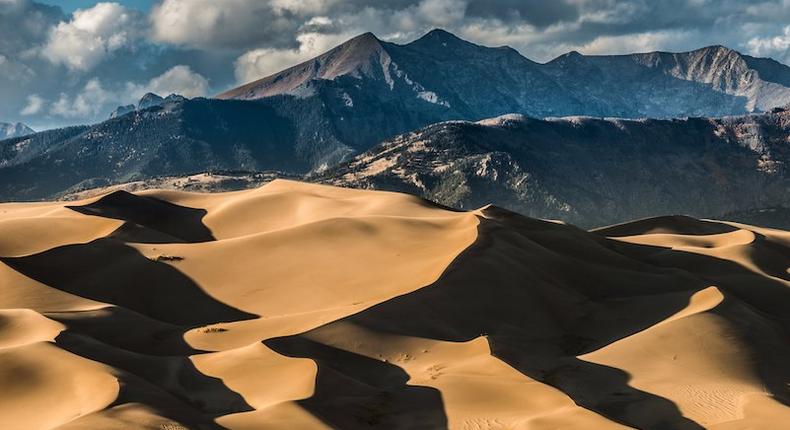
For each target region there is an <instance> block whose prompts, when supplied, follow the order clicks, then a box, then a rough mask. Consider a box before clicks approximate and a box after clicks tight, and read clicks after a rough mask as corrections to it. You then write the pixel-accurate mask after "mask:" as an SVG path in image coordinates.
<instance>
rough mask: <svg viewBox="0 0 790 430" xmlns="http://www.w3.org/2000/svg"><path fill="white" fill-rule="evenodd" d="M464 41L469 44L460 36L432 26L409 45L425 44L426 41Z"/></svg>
mask: <svg viewBox="0 0 790 430" xmlns="http://www.w3.org/2000/svg"><path fill="white" fill-rule="evenodd" d="M458 42H461V43H464V44H471V43H470V42H467V41H465V40H463V39H461V38H460V37H458V36H456V35H454V34H453V33H450V32H449V31H446V30H443V29H441V28H434V29H433V30H431V31H429V32H427V33H425V35H424V36H422V37H421V38H419V39H417V40H415V41H414V42H411V43H410V44H409V45H425V44H428V43H432V44H433V43H445V44H446V43H458Z"/></svg>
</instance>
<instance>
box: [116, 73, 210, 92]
mask: <svg viewBox="0 0 790 430" xmlns="http://www.w3.org/2000/svg"><path fill="white" fill-rule="evenodd" d="M208 88H209V83H208V80H207V79H206V78H204V77H203V76H202V75H200V74H199V73H196V72H194V71H192V69H190V68H189V66H184V65H178V66H175V67H173V68H172V69H170V70H168V71H166V72H165V73H163V74H161V75H159V76H157V77H155V78H153V79H151V80H150V81H149V82H148V83H147V84H144V85H139V84H131V83H130V84H128V85H127V93H129V94H130V95H131V97H133V98H134V99H138V98H140V97H141V96H143V94H145V93H149V92H150V93H155V94H159V95H161V96H163V97H164V96H167V95H170V94H180V95H182V96H184V97H189V98H192V97H203V96H205V95H206V94H207V93H208Z"/></svg>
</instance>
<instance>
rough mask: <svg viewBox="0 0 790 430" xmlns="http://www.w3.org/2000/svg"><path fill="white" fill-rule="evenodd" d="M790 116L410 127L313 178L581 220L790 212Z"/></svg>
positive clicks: (505, 120)
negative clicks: (662, 215)
mask: <svg viewBox="0 0 790 430" xmlns="http://www.w3.org/2000/svg"><path fill="white" fill-rule="evenodd" d="M788 161H790V111H786V110H782V109H776V110H775V111H774V112H773V113H768V114H763V115H751V116H742V117H726V118H722V119H701V118H691V119H675V120H654V119H650V120H620V119H608V120H602V119H593V118H585V117H571V118H563V119H550V120H538V119H530V118H527V117H523V116H518V115H510V116H503V117H498V118H494V119H489V120H484V121H480V122H476V123H475V122H464V121H451V122H444V123H439V124H435V125H431V126H429V127H426V128H423V129H421V130H418V131H416V132H412V133H407V134H404V135H401V136H399V137H396V138H394V139H392V140H389V141H388V142H385V143H383V144H381V145H379V146H377V147H375V148H373V149H372V150H370V151H368V152H366V153H364V154H361V155H359V156H357V157H356V158H354V159H352V160H351V161H349V162H347V163H344V164H341V165H340V166H337V167H335V168H332V169H329V170H328V171H326V172H323V173H322V174H318V175H314V176H313V177H312V179H313V180H316V181H321V182H328V183H331V184H335V185H343V186H349V187H356V188H373V189H382V190H395V191H406V192H410V193H414V194H418V195H421V196H424V197H426V198H429V199H431V200H435V201H437V202H439V203H442V204H445V205H448V206H452V207H458V208H470V207H478V206H481V205H484V204H486V203H494V204H496V205H502V206H507V207H510V208H512V209H514V210H516V211H519V212H521V213H524V214H527V215H529V216H534V217H540V218H555V219H561V220H565V221H569V222H572V223H577V224H580V225H584V226H592V225H604V224H611V223H615V222H620V221H624V220H627V219H634V218H641V217H646V216H654V215H658V214H689V215H695V216H704V217H720V216H723V215H725V214H731V213H737V212H740V213H741V214H744V215H745V214H746V213H748V212H752V211H758V210H761V209H766V208H775V207H780V208H790V170H788V167H787V163H788Z"/></svg>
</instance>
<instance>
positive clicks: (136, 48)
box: [0, 0, 790, 129]
mask: <svg viewBox="0 0 790 430" xmlns="http://www.w3.org/2000/svg"><path fill="white" fill-rule="evenodd" d="M437 27H439V28H444V29H446V30H448V31H451V32H453V33H455V34H457V35H459V36H460V37H462V38H464V39H467V40H470V41H472V42H475V43H479V44H483V45H489V46H502V45H509V46H511V47H513V48H515V49H517V50H518V51H519V52H521V53H522V54H524V55H525V56H527V57H528V58H531V59H533V60H536V61H547V60H550V59H552V58H554V57H556V56H558V55H561V54H563V53H565V52H568V51H571V50H576V51H579V52H582V53H585V54H617V53H629V52H646V51H653V50H664V51H688V50H692V49H696V48H700V47H703V46H708V45H714V44H721V45H725V46H728V47H730V48H733V49H736V50H738V51H740V52H744V53H748V54H751V55H755V56H760V57H770V58H773V59H775V60H777V61H779V62H783V63H785V64H790V0H662V1H655V0H617V1H612V0H552V1H550V2H549V1H545V0H118V1H115V2H112V1H110V2H103V3H99V2H95V1H89V0H0V94H2V96H3V97H2V102H1V103H0V122H13V121H21V122H25V123H27V124H30V125H31V126H33V127H34V128H36V129H42V128H49V127H53V126H61V125H67V124H78V123H92V122H96V121H100V120H102V119H104V118H107V116H108V115H109V113H110V112H111V111H112V110H113V109H114V108H115V107H116V106H118V105H121V104H129V103H134V102H135V101H136V99H137V98H139V96H141V95H142V94H143V93H145V92H146V91H154V92H158V93H162V95H166V94H168V93H170V92H178V93H182V94H184V95H187V96H189V97H196V96H211V95H213V94H217V93H219V92H222V91H224V90H227V89H229V88H232V87H233V86H236V85H238V84H241V83H244V82H248V81H251V80H254V79H257V78H260V77H263V76H266V75H268V74H271V73H274V72H276V71H278V70H281V69H283V68H285V67H288V66H290V65H293V64H296V63H298V62H301V61H304V60H307V59H309V58H311V57H313V56H315V55H318V54H320V53H321V52H323V51H325V50H328V49H330V48H332V47H333V46H335V45H337V44H339V43H341V42H343V41H345V40H347V39H349V38H351V37H353V36H355V35H358V34H361V33H364V32H367V31H371V32H373V33H375V34H376V35H377V36H379V38H381V39H384V40H389V41H393V42H397V43H402V42H408V41H411V40H413V39H415V38H417V37H419V36H421V35H422V34H424V33H426V32H427V31H429V30H431V29H433V28H437Z"/></svg>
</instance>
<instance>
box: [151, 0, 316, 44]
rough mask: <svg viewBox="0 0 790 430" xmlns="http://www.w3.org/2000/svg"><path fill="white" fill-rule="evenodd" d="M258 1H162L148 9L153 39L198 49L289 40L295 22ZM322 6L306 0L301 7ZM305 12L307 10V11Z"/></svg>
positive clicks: (283, 6)
mask: <svg viewBox="0 0 790 430" xmlns="http://www.w3.org/2000/svg"><path fill="white" fill-rule="evenodd" d="M280 3H281V5H280V7H279V8H275V7H273V6H272V4H271V2H270V1H268V0H266V1H261V0H224V1H216V0H164V1H162V2H161V3H160V4H158V5H156V6H154V8H153V9H152V10H151V15H150V20H151V26H152V29H153V38H154V39H155V40H157V41H159V42H166V43H173V44H177V45H187V46H193V47H199V48H239V47H241V48H244V47H249V46H252V45H255V44H258V43H262V42H263V43H267V44H273V45H276V44H278V43H280V44H281V45H282V44H285V43H288V42H289V41H292V40H293V39H292V37H293V34H294V32H295V31H296V29H297V28H298V26H299V24H300V20H299V19H295V18H294V17H293V16H290V15H289V16H286V15H288V14H286V13H285V12H290V9H286V8H287V7H289V6H291V3H293V5H297V4H299V2H288V1H281V2H280ZM312 3H323V2H315V1H310V2H307V3H305V4H312ZM308 9H309V8H308Z"/></svg>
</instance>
